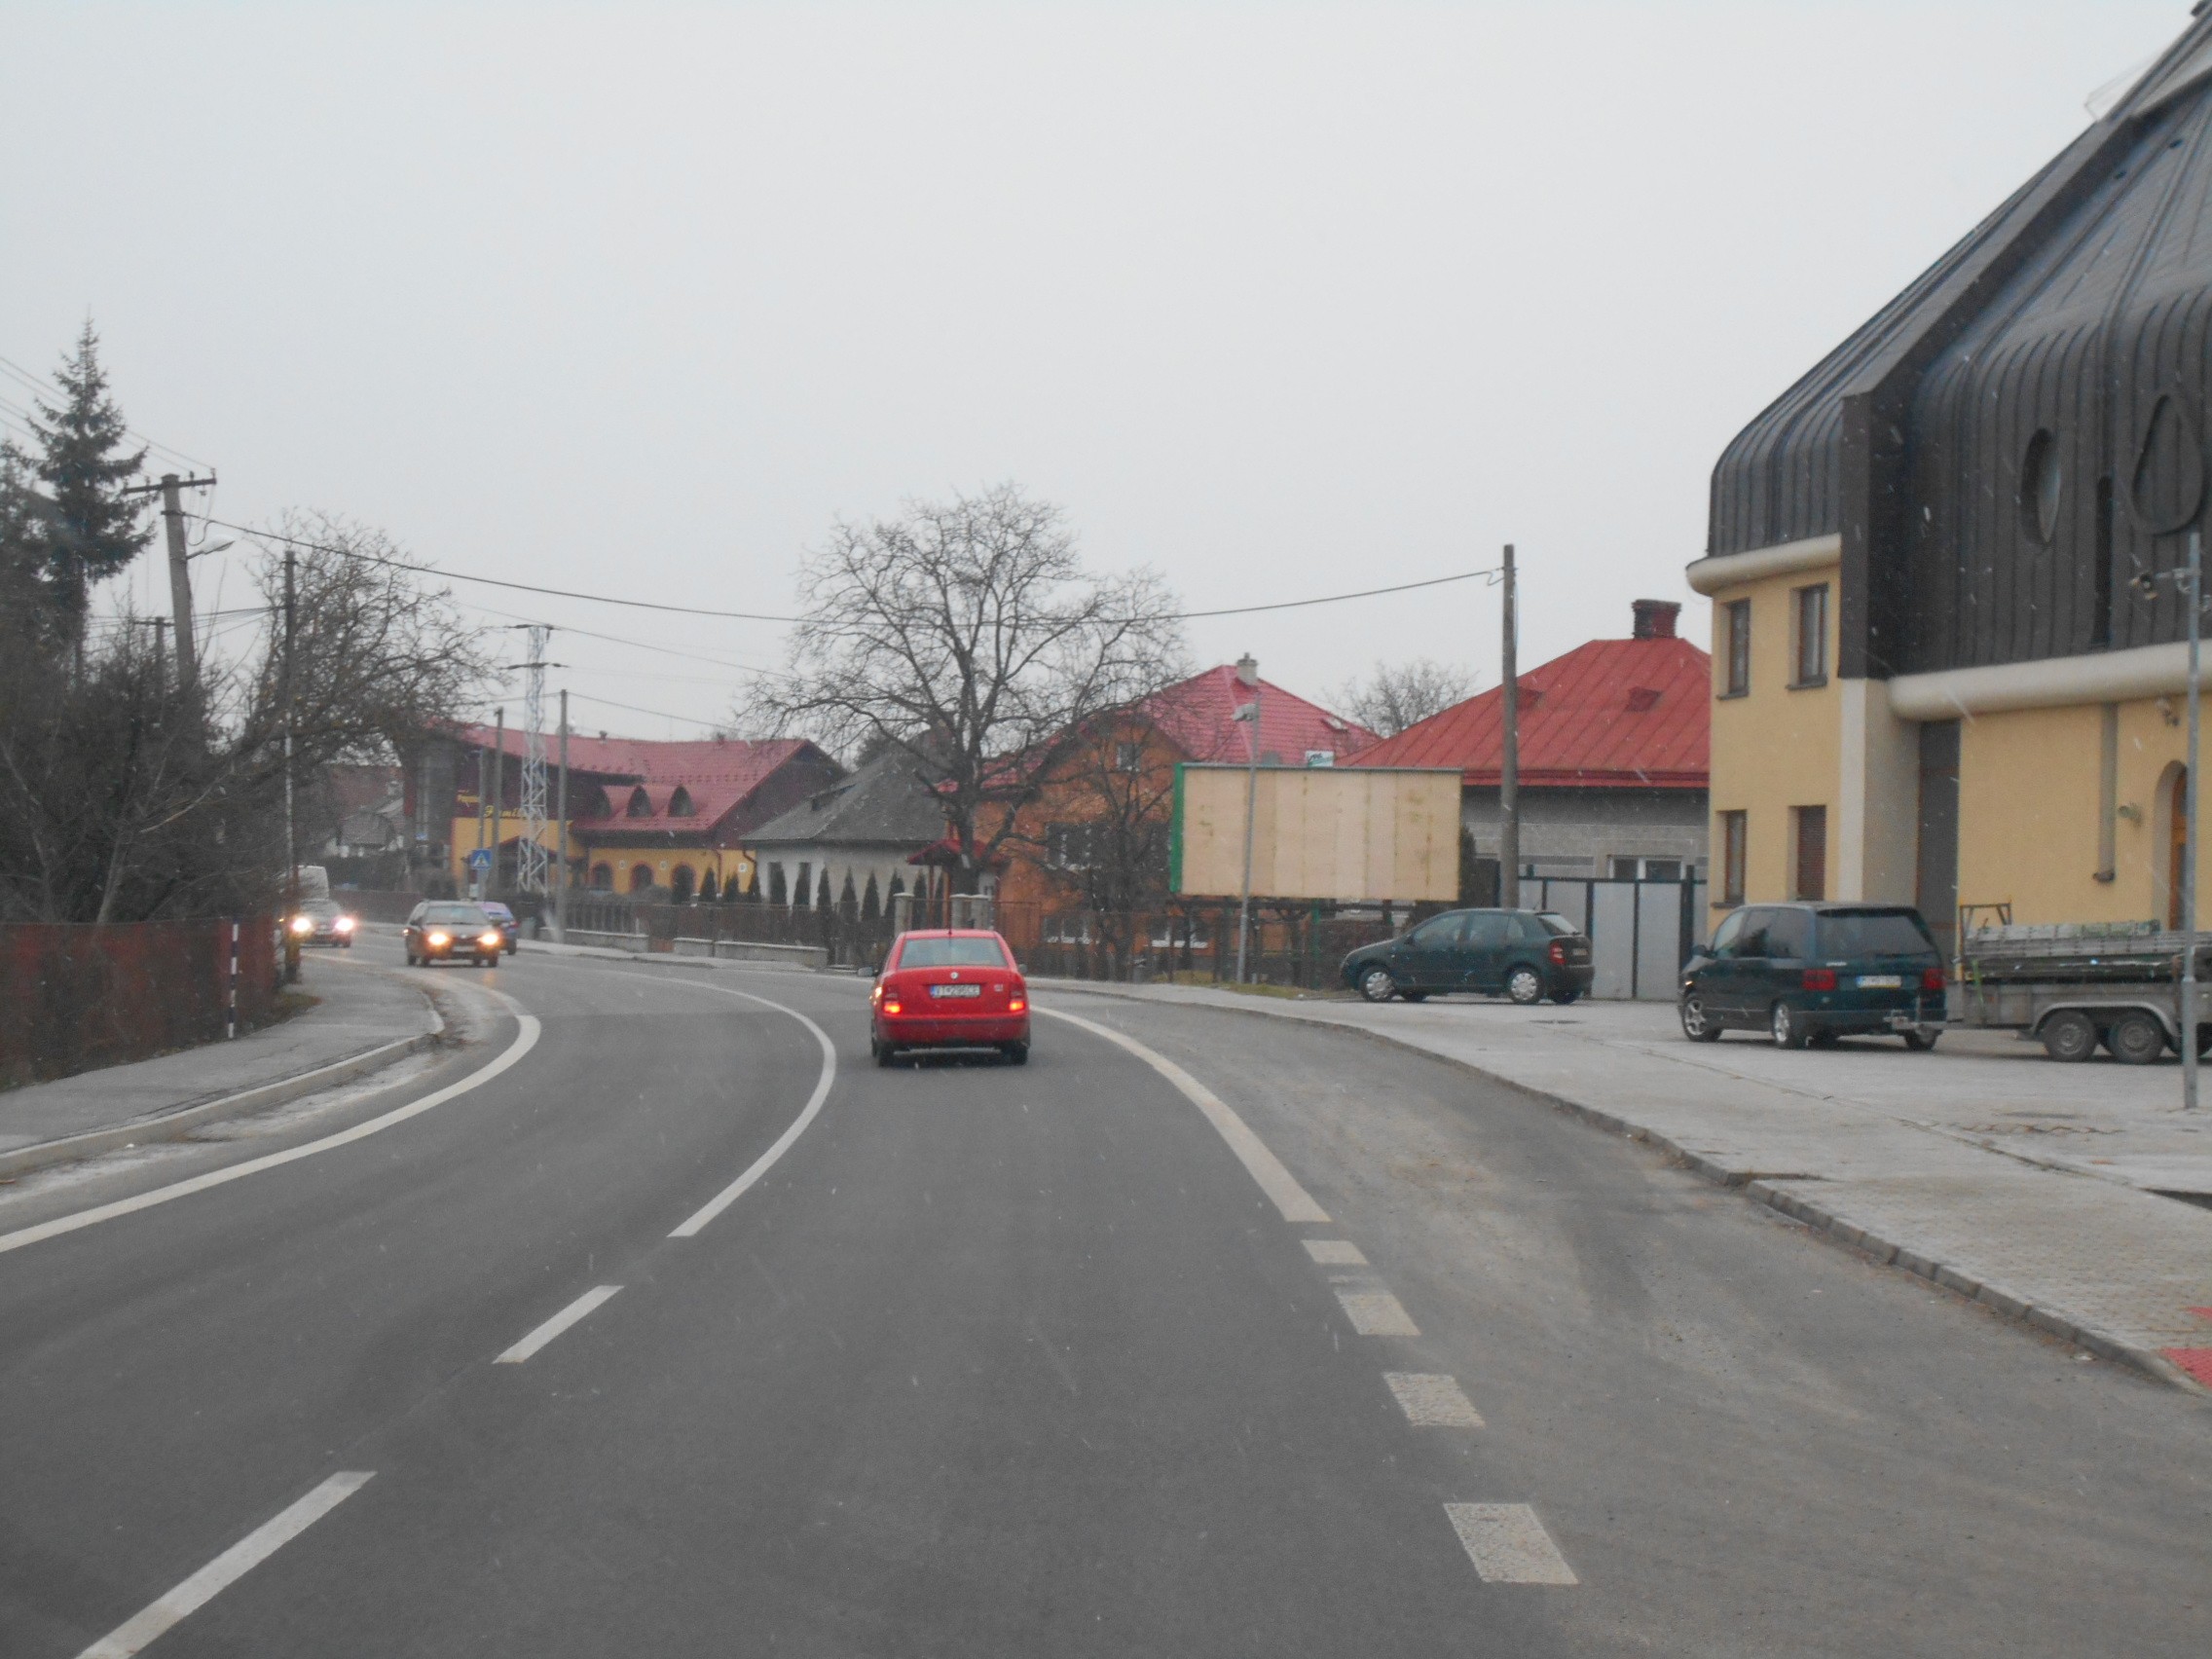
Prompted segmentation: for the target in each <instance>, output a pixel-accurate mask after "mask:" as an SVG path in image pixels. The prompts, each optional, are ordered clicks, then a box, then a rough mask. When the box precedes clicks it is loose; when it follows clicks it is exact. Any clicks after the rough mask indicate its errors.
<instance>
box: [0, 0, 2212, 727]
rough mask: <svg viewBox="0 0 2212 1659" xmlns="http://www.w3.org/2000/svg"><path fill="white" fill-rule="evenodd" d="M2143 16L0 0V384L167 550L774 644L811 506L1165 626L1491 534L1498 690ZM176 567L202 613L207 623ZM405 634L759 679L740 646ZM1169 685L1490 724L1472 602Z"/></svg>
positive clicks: (2180, 19)
mask: <svg viewBox="0 0 2212 1659" xmlns="http://www.w3.org/2000/svg"><path fill="white" fill-rule="evenodd" d="M2187 15H2188V6H2187V4H2186V0H1909V3H1896V4H1891V3H1876V0H1862V3H1858V4H1841V3H1815V0H1797V3H1792V0H1757V3H1745V4H1719V3H1714V4H1701V3H1696V0H1679V3H1676V4H1667V5H1659V4H1642V5H1635V4H1625V3H1620V4H1597V3H1584V4H1577V3H1571V0H1543V3H1541V4H1536V3H1525V4H1507V3H1497V4H1473V3H1469V4H1459V5H1390V4H1375V3H1368V4H1359V5H1293V4H1268V5H1200V4H1185V5H1173V6H1164V5H1160V6H1148V5H1115V6H1087V5H1075V4H1042V3H1040V4H1032V5H967V4H928V3H915V4H905V5H899V6H881V7H877V6H859V5H845V6H841V5H809V6H805V7H796V6H741V5H722V6H693V7H678V6H651V5H645V4H636V3H632V4H626V5H622V6H619V7H617V6H547V5H533V6H528V7H495V6H467V5H441V6H435V7H407V6H396V5H384V6H336V5H302V4H294V5H285V6H252V5H236V4H221V5H218V4H207V5H187V4H170V5H149V6H136V7H120V6H99V5H83V4H71V5H53V6H25V5H15V4H0V122H4V123H5V136H4V140H0V226H5V231H4V233H0V239H4V240H0V249H4V250H5V253H4V257H0V356H4V357H7V358H9V359H11V360H13V361H15V362H17V363H20V364H23V365H25V366H28V367H32V368H38V369H47V368H50V367H51V366H52V365H53V363H54V361H55V358H56V356H57V354H58V352H59V351H60V350H62V349H63V348H64V347H65V346H66V345H67V344H68V343H69V341H70V340H71V339H72V338H73V336H74V335H75V333H76V330H77V328H78V326H79V324H80V322H81V320H82V319H83V317H84V316H85V315H86V313H87V312H88V311H89V312H90V313H92V316H93V317H94V318H95V320H96V322H97V324H98V326H99V328H100V330H101V333H102V335H103V337H104V340H105V347H106V356H107V362H108V365H109V368H110V371H111V373H112V375H113V379H114V383H115V387H116V390H117V392H118V395H119V396H120V397H121V398H122V400H123V402H124V405H125V408H126V411H127V413H128V415H129V418H130V421H131V423H132V424H133V425H134V426H136V427H137V428H139V429H140V430H141V431H143V432H145V433H147V434H148V435H150V436H152V437H153V438H155V439H157V440H159V441H160V442H161V443H163V444H166V445H169V446H172V447H173V448H174V449H176V450H179V451H182V452H184V453H186V454H188V455H191V456H194V457H199V458H204V459H205V460H206V461H212V462H213V463H215V464H216V465H217V466H218V467H219V468H220V469H221V476H222V487H221V490H220V492H219V495H218V498H217V502H216V506H217V510H218V511H219V513H220V514H221V516H224V517H228V518H237V519H239V520H240V521H241V522H254V521H260V520H265V519H268V518H270V517H272V516H274V515H275V514H276V513H278V512H279V511H281V510H282V509H284V508H285V507H288V506H293V505H305V506H312V507H317V508H323V509H327V510H330V511H333V512H338V513H343V514H347V515H350V516H351V517H354V518H357V519H360V520H362V521H365V522H368V523H372V524H375V525H378V526H381V527H383V528H385V529H386V530H387V531H389V532H390V533H391V534H392V535H394V536H395V537H397V538H398V539H399V540H400V541H402V542H403V543H404V544H405V545H407V546H408V547H410V548H411V549H413V550H414V551H416V552H418V553H420V554H423V555H424V556H427V557H429V558H431V559H433V560H435V561H436V562H437V563H439V564H441V565H444V566H448V567H450V568H452V569H454V570H458V571H472V572H476V573H481V574H486V575H494V576H503V577H508V578H510V579H515V580H521V581H536V582H545V583H549V584H551V585H555V586H566V587H577V588H587V589H591V590H594V591H600V592H610V593H616V594H621V595H626V596H629V597H633V598H640V599H651V600H657V601H663V602H669V603H675V604H680V605H696V606H701V607H713V608H738V609H746V608H760V609H766V610H782V609H784V608H788V606H789V605H790V603H791V599H792V592H791V577H792V572H793V566H794V563H795V561H796V558H797V556H798V553H799V551H800V549H801V548H802V547H804V546H805V545H807V544H809V543H811V542H816V541H819V540H820V539H821V538H822V536H823V534H824V532H825V531H826V529H827V528H828V527H829V525H830V523H831V522H832V521H833V520H834V519H836V518H837V517H839V516H847V517H859V516H865V515H868V514H876V513H887V512H891V511H894V510H896V508H897V505H898V503H899V500H900V498H902V497H907V496H916V495H919V496H930V495H941V494H943V493H945V492H947V491H949V490H951V489H954V488H976V487H979V486H982V485H985V484H988V483H991V482H994V481H997V480H1001V479H1010V478H1011V479H1014V480H1016V481H1018V482H1020V483H1021V484H1022V485H1024V486H1026V487H1027V488H1029V489H1030V490H1032V491H1034V492H1036V493H1038V494H1041V495H1043V496H1046V497H1049V498H1052V499H1054V500H1057V501H1059V502H1061V503H1063V504H1064V505H1065V506H1066V508H1067V510H1068V513H1069V515H1070V520H1071V523H1072V525H1073V526H1074V528H1075V529H1076V530H1077V531H1078V532H1079V534H1080V535H1081V537H1082V541H1083V544H1084V547H1085V549H1086V551H1087V553H1088V557H1089V558H1090V559H1091V560H1092V561H1093V562H1094V563H1095V564H1097V565H1099V566H1101V567H1121V566H1125V565H1131V564H1139V563H1150V564H1153V565H1156V566H1158V567H1159V568H1161V570H1162V571H1165V572H1166V574H1167V576H1168V578H1169V580H1170V581H1171V582H1172V583H1173V584H1174V586H1175V587H1176V589H1177V590H1178V591H1179V592H1180V593H1181V594H1182V595H1183V597H1184V598H1185V599H1186V600H1187V601H1188V602H1189V603H1190V604H1191V605H1192V606H1193V607H1202V608H1211V607H1217V606H1228V605H1235V604H1242V603H1255V602H1260V601H1265V600H1276V599H1295V598H1304V597H1307V596H1309V595H1315V594H1326V593H1331V592H1337V591H1341V590H1344V589H1347V588H1363V587H1369V586H1374V585H1378V584H1381V583H1383V582H1388V581H1410V580H1415V579H1419V578H1420V577H1423V576H1429V575H1441V574H1445V573H1448V572H1451V571H1460V570H1469V569H1474V568H1477V567H1480V566H1488V565H1492V564H1493V563H1494V562H1495V554H1496V549H1497V545H1498V544H1499V543H1500V542H1503V541H1507V540H1511V541H1514V542H1516V543H1518V544H1519V546H1520V549H1521V556H1522V559H1523V562H1524V565H1525V567H1526V570H1527V572H1528V576H1527V584H1526V591H1527V612H1526V620H1525V624H1524V631H1523V647H1522V649H1523V658H1522V660H1523V661H1524V663H1534V662H1537V661H1541V660H1542V659H1544V658H1546V657H1549V656H1552V655H1556V654H1557V653H1559V652H1560V651H1563V650H1566V649H1568V648H1570V647H1571V646H1573V645H1577V644H1579V643H1580V642H1582V641H1583V640H1585V639H1588V638H1591V637H1594V636H1605V635H1619V634H1624V633H1625V632H1626V631H1627V619H1628V606H1629V601H1630V600H1631V599H1632V598H1636V597H1639V596H1642V595H1653V596H1659V597H1672V598H1677V599H1682V600H1685V601H1687V600H1689V599H1690V598H1691V596H1690V595H1689V594H1688V593H1687V591H1686V590H1685V589H1684V587H1683V584H1682V580H1681V568H1682V566H1683V564H1684V563H1685V562H1687V561H1688V560H1689V559H1691V558H1693V557H1695V556H1696V555H1697V553H1698V552H1699V551H1700V550H1701V548H1702V545H1703V541H1704V535H1705V508H1706V486H1707V479H1708V476H1709V474H1710V472H1711V469H1712V465H1713V462H1714V459H1715V457H1716V456H1717V454H1718V452H1719V450H1720V448H1721V446H1722V445H1723V444H1725V443H1726V442H1727V440H1728V439H1729V437H1730V436H1731V435H1733V433H1734V432H1735V431H1736V430H1737V428H1738V427H1740V426H1741V425H1742V424H1745V423H1746V422H1747V421H1748V420H1749V419H1750V418H1751V416H1752V415H1753V414H1755V413H1756V412H1757V411H1758V409H1759V408H1760V407H1761V406H1762V405H1764V404H1765V403H1766V402H1768V401H1769V400H1770V399H1771V398H1772V397H1774V396H1775V395H1776V394H1777V393H1778V392H1780V391H1781V390H1782V389H1783V388H1784V387H1786V386H1788V384H1789V382H1790V381H1792V380H1793V379H1794V378H1796V376H1797V375H1798V374H1799V373H1801V372H1802V371H1803V370H1804V369H1805V368H1806V367H1808V366H1809V365H1810V364H1811V363H1812V362H1813V361H1814V360H1815V359H1817V358H1818V357H1819V356H1820V355H1821V354H1822V353H1823V352H1824V351H1825V350H1827V348H1828V347H1830V346H1831V345H1833V344H1834V343H1835V341H1836V340H1837V339H1838V338H1839V337H1840V336H1841V335H1842V334H1843V333H1844V332H1846V331H1847V330H1848V329H1850V328H1851V327H1852V326H1853V325H1855V324H1856V323H1857V322H1859V321H1860V320H1861V319H1862V317H1863V316H1864V315H1865V314H1866V313H1868V312H1870V311H1871V310H1872V309H1874V308H1875V307H1876V306H1878V305H1879V304H1881V302H1882V301H1883V300H1885V299H1886V298H1888V297H1889V295H1890V294H1892V293H1893V292H1894V291H1895V290H1897V289H1898V288H1899V287H1900V286H1901V285H1902V284H1903V283H1904V282H1906V281H1907V280H1908V279H1909V278H1910V277H1911V276H1913V275H1914V274H1915V273H1916V272H1918V271H1919V270H1920V269H1921V268H1923V267H1924V266H1925V265H1927V264H1928V262H1929V261H1930V260H1932V259H1933V258H1935V257H1936V255H1937V254H1938V253H1940V252H1941V251H1942V249H1943V248H1944V247H1945V246H1947V245H1948V244H1949V243H1950V242H1952V241H1953V240H1956V239H1957V238H1958V237H1960V236H1961V235H1963V234H1964V233H1965V232H1966V231H1967V230H1968V229H1969V228H1970V227H1971V226H1972V224H1973V222H1974V221H1975V220H1976V219H1977V218H1979V217H1980V216H1981V215H1982V214H1983V213H1985V212H1986V211H1988V209H1989V208H1990V207H1992V206H1993V205H1994V204H1995V203H1997V202H1998V201H1999V200H2000V199H2001V198H2002V197H2004V196H2005V195H2006V194H2007V193H2008V192H2009V191H2010V190H2011V189H2012V188H2013V187H2014V186H2015V185H2016V184H2018V183H2019V182H2020V181H2021V180H2022V179H2023V178H2024V177H2025V176H2026V175H2027V174H2028V173H2029V172H2030V171H2031V170H2032V169H2034V168H2035V167H2036V166H2039V165H2040V164H2041V163H2042V162H2044V161H2045V160H2046V158H2047V157H2048V156H2049V155H2050V154H2051V153H2052V152H2054V151H2055V150H2057V149H2058V148H2059V147H2060V146H2061V145H2062V144H2064V143H2065V142H2066V141H2067V140H2068V139H2069V138H2071V137H2072V136H2073V135H2074V134H2075V133H2076V132H2077V131H2079V130H2080V129H2081V128H2082V127H2083V124H2084V123H2085V121H2086V120H2087V117H2086V115H2085V113H2084V111H2083V99H2084V97H2085V96H2086V95H2087V94H2089V93H2090V92H2091V91H2092V90H2093V89H2095V88H2096V87H2098V86H2099V85H2100V84H2101V83H2104V82H2106V81H2108V80H2109V79H2111V78H2112V77H2114V76H2116V75H2118V74H2120V72H2121V71H2123V70H2125V69H2127V68H2129V67H2130V66H2131V65H2134V64H2137V63H2139V62H2140V61H2141V60H2142V59H2143V58H2145V57H2146V56H2147V55H2150V54H2151V53H2152V52H2154V51H2156V50H2157V48H2158V47H2160V46H2161V45H2163V44H2164V43H2165V41H2167V40H2168V39H2169V38H2170V37H2171V36H2172V35H2174V34H2175V33H2177V32H2178V31H2179V30H2180V28H2181V27H2182V25H2183V24H2184V23H2185V21H2186V20H2187ZM0 398H5V399H6V400H7V401H11V402H16V403H18V404H19V403H20V402H21V398H20V397H19V396H18V395H17V394H16V393H14V392H11V391H8V390H6V389H5V388H0ZM6 419H9V420H11V421H12V419H13V418H12V417H8V418H6ZM142 563H143V562H142ZM225 563H226V560H224V559H216V560H210V561H207V562H205V563H204V564H203V566H202V567H201V570H202V578H201V604H202V606H203V607H207V606H209V605H212V604H213V603H214V602H215V599H216V593H217V588H218V585H220V588H221V592H222V603H224V604H226V605H229V604H234V603H236V602H237V601H238V600H239V598H240V595H241V594H242V593H243V592H244V591H245V581H244V576H243V572H242V570H240V569H239V568H236V567H234V568H232V569H230V570H228V571H225V570H224V569H223V568H222V567H223V566H224V565H225ZM159 575H160V573H159V571H155V570H154V569H152V568H151V567H150V565H148V566H147V567H146V568H144V569H142V571H140V573H139V576H138V578H137V583H138V589H139V593H140V599H139V603H140V605H141V606H142V607H143V608H150V609H163V608H166V598H164V597H162V596H163V595H164V594H165V593H166V588H165V587H164V586H163V585H162V584H161V582H160V580H159ZM457 593H458V594H459V595H460V596H461V598H463V599H465V600H467V601H469V602H471V603H472V604H477V605H483V606H490V607H493V608H497V609H498V610H499V611H503V612H510V613H514V614H520V615H528V616H530V617H533V618H535V619H541V620H545V621H550V622H554V623H572V624H576V625H579V626H583V627H589V628H595V629H597V630H599V631H602V632H605V633H610V634H617V635H622V636H624V637H626V638H629V639H633V640H638V641H643V642H647V643H648V644H658V645H666V646H670V647H674V648H676V649H679V650H683V651H689V652H695V653H700V654H705V655H710V656H717V657H721V658H724V659H726V660H729V661H733V662H741V663H758V664H762V665H768V666H772V665H774V664H775V663H776V662H778V661H780V660H781V648H782V646H781V638H780V630H778V629H777V628H775V627H774V626H771V625H764V624H748V623H720V622H710V621H707V620H704V619H699V618H693V617H684V616H670V615H658V616H656V615H654V614H653V613H650V612H643V611H618V610H610V609H605V608H598V607H592V606H586V605H579V604H573V603H569V602H564V601H555V600H545V601H535V600H527V599H525V598H523V597H522V596H518V595H506V596H500V595H498V594H496V593H493V592H491V591H490V590H486V589H482V588H468V587H461V588H458V589H457ZM504 619H505V618H504V617H498V616H493V617H488V618H487V620H488V621H493V622H497V621H501V620H504ZM1685 621H1686V622H1690V623H1692V624H1693V625H1694V627H1695V628H1696V630H1697V631H1698V634H1699V637H1700V639H1701V641H1702V638H1703V629H1704V626H1705V623H1704V618H1703V616H1702V613H1701V611H1699V610H1698V609H1697V608H1693V609H1692V611H1691V612H1688V613H1686V615H1685ZM1192 644H1193V646H1194V648H1195V651H1196V653H1197V655H1198V659H1199V660H1200V661H1201V662H1211V661H1224V660H1227V659H1230V658H1233V657H1235V655H1237V654H1238V653H1239V652H1240V651H1243V650H1247V649H1249V650H1252V651H1254V652H1255V653H1256V654H1257V655H1258V656H1259V657H1260V658H1261V662H1262V668H1263V671H1264V672H1265V673H1266V674H1267V675H1268V677H1269V678H1270V679H1272V680H1275V681H1277V682H1281V683H1283V684H1286V685H1288V686H1290V687H1291V688H1292V689H1294V690H1297V691H1300V692H1304V693H1307V694H1309V695H1311V694H1317V693H1319V692H1320V691H1322V690H1323V689H1324V688H1325V687H1327V686H1329V685H1331V684H1333V683H1335V682H1338V681H1341V680H1342V679H1344V678H1345V677H1346V676H1347V675H1350V674H1353V673H1356V672H1359V671H1361V670H1362V669H1363V668H1364V667H1365V666H1366V665H1367V664H1368V663H1370V662H1371V661H1373V660H1374V659H1376V658H1378V657H1398V656H1404V655H1412V654H1426V655H1432V656H1437V657H1443V658H1448V659H1454V660H1459V661H1471V662H1472V663H1473V665H1474V666H1475V667H1476V668H1477V669H1478V671H1479V672H1480V674H1481V676H1482V681H1483V682H1484V683H1485V684H1492V683H1494V682H1495V674H1496V664H1497V654H1496V600H1495V595H1494V593H1493V592H1492V591H1490V590H1488V589H1478V588H1476V587H1474V586H1472V585H1469V586H1463V587H1458V588H1445V589H1439V590H1433V591H1431V592H1429V593H1426V594H1419V595H1411V596H1401V597H1398V598H1393V599H1379V600H1369V601H1362V602H1358V603H1355V604H1351V605H1346V606H1341V607H1332V608H1324V609H1314V610H1307V611H1293V612H1287V613H1280V614H1277V615H1274V616H1272V617H1249V618H1228V619H1222V620H1217V621H1208V622H1201V623H1198V624H1195V625H1194V626H1193V628H1192ZM553 654H554V655H555V657H556V658H557V659H559V660H561V661H563V662H565V663H568V664H571V665H574V667H573V668H572V669H571V671H569V672H567V673H565V674H563V675H559V676H556V677H555V680H556V682H561V681H564V680H565V681H566V682H567V683H569V684H571V686H572V687H574V689H575V690H576V691H577V692H578V693H579V694H583V695H588V696H591V697H594V698H598V699H603V700H611V701H612V702H615V703H624V704H631V705H635V706H638V707H641V708H645V709H651V710H655V711H665V712H666V713H667V714H669V715H675V716H682V717H689V718H691V719H699V720H708V721H711V720H714V719H718V718H721V717H723V715H724V711H725V710H726V709H727V707H728V704H729V697H730V688H731V680H732V677H731V676H729V675H728V674H726V673H723V672H721V671H719V670H717V669H715V668H712V667H709V666H707V665H705V664H700V663H696V662H690V661H686V660H683V659H680V658H672V657H668V656H665V655H656V654H655V653H654V652H653V651H651V650H642V649H635V648H631V647H627V646H623V645H612V644H608V643H604V642H595V641H588V640H583V639H580V638H577V637H575V636H568V637H564V638H561V639H559V640H558V641H557V643H556V645H555V647H554V653H553ZM576 721H577V724H578V725H579V726H583V727H602V726H604V727H606V728H608V729H609V730H614V731H627V732H630V733H632V734H634V735H640V736H670V735H696V730H697V728H695V727H693V726H689V725H685V724H682V723H678V722H672V721H670V720H667V719H651V718H646V717H643V716H639V715H635V714H631V713H626V712H624V711H623V710H621V709H618V708H611V707H608V706H607V702H606V701H602V702H598V703H590V704H586V703H579V704H578V705H577V709H576Z"/></svg>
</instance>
